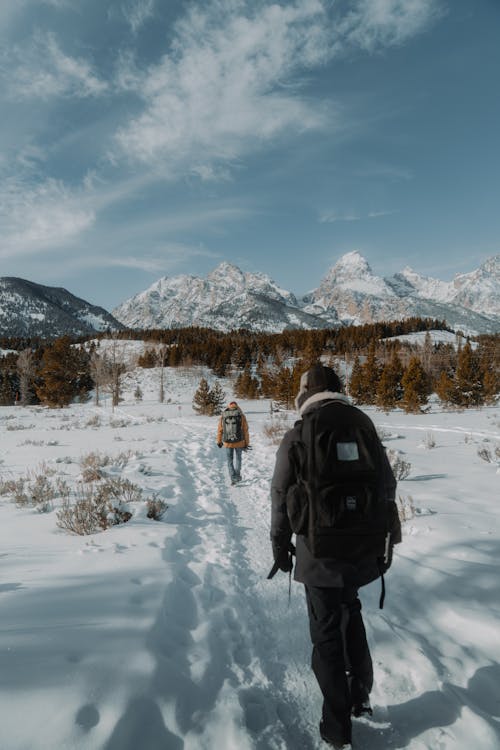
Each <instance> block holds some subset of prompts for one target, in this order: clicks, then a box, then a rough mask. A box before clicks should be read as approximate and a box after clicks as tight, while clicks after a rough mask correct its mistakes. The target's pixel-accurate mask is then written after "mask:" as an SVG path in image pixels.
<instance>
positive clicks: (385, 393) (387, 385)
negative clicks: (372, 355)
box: [375, 354, 403, 410]
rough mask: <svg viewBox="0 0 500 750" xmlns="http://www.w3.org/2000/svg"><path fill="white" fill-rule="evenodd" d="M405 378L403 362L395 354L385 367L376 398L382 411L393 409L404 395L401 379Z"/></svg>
mask: <svg viewBox="0 0 500 750" xmlns="http://www.w3.org/2000/svg"><path fill="white" fill-rule="evenodd" d="M402 377H403V365H402V364H401V360H400V359H399V357H398V356H397V354H394V355H393V356H392V358H391V359H390V361H389V362H387V364H386V365H385V366H384V367H383V369H382V372H381V374H380V379H379V382H378V386H377V392H376V396H375V400H376V404H377V406H380V408H381V409H386V410H389V409H393V408H394V407H395V406H396V405H397V404H398V403H399V401H401V398H402V395H403V387H402V385H401V378H402Z"/></svg>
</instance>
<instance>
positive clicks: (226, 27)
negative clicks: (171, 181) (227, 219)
mask: <svg viewBox="0 0 500 750" xmlns="http://www.w3.org/2000/svg"><path fill="white" fill-rule="evenodd" d="M246 8H247V6H246V4H245V3H242V2H236V1H234V2H233V1H229V0H228V1H226V2H220V1H219V2H211V3H208V4H206V5H205V6H200V7H198V6H193V7H192V8H191V10H190V11H189V12H188V13H187V15H186V16H185V17H184V18H183V19H182V21H180V22H179V23H178V24H177V27H176V34H175V40H174V43H173V45H172V48H171V52H170V54H168V55H165V56H164V58H163V59H162V60H161V62H160V63H159V64H157V65H155V66H153V67H151V68H149V69H148V70H147V71H145V72H143V74H142V75H141V76H140V78H139V79H138V78H137V71H136V70H133V71H132V73H131V74H130V75H129V76H128V81H129V83H130V82H132V81H134V80H136V82H137V83H138V90H139V92H140V94H141V96H142V97H143V98H144V110H143V112H142V114H140V115H139V116H138V117H137V118H135V119H133V120H131V121H130V122H129V123H128V124H127V125H125V126H124V127H123V128H122V129H121V130H120V131H119V132H118V134H117V138H116V140H117V147H118V150H119V151H120V152H121V154H122V155H125V154H126V155H127V157H128V158H131V159H134V160H138V161H141V162H145V163H155V164H157V163H158V160H162V161H163V162H164V164H165V165H166V167H167V168H168V169H170V170H171V172H173V173H175V172H176V171H177V170H178V168H182V169H183V170H185V171H187V172H195V171H196V172H198V173H200V174H201V175H207V174H210V173H211V170H213V169H214V165H216V164H217V163H218V162H230V161H231V160H237V159H239V158H240V157H241V156H242V155H243V154H245V153H247V152H248V150H249V149H250V148H258V147H259V146H260V145H261V144H263V143H265V142H267V141H270V140H272V139H273V138H275V137H276V136H278V135H284V134H285V133H286V132H287V131H289V130H293V131H295V132H297V131H303V130H308V129H311V128H316V127H318V126H320V125H324V124H325V123H326V121H327V118H326V111H325V110H324V109H323V108H322V107H317V106H315V105H314V104H313V103H311V102H308V101H306V100H305V99H303V98H301V95H300V91H299V89H298V88H297V86H291V87H290V86H288V85H287V84H290V83H291V79H292V77H293V73H294V72H295V73H296V72H297V71H298V70H301V71H303V70H304V68H307V67H312V66H315V65H317V64H319V63H321V62H322V61H323V60H324V59H326V57H327V55H328V43H329V35H328V32H327V29H326V27H325V20H326V17H325V11H324V8H323V4H322V3H321V2H320V1H319V0H297V1H296V2H295V3H290V4H287V5H284V6H280V5H269V6H262V7H260V6H259V7H258V8H257V7H256V6H255V5H254V6H253V9H248V10H247V11H246V12H245V10H246ZM122 77H123V78H124V79H125V80H127V76H126V75H122Z"/></svg>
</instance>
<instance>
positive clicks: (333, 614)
mask: <svg viewBox="0 0 500 750" xmlns="http://www.w3.org/2000/svg"><path fill="white" fill-rule="evenodd" d="M305 589H306V600H307V610H308V614H309V627H310V631H311V641H312V644H313V652H312V668H313V671H314V674H315V675H316V679H317V681H318V685H319V687H320V689H321V692H322V693H323V712H322V724H323V726H322V728H323V731H324V733H325V734H326V735H327V736H328V737H329V738H331V739H332V740H333V741H335V742H336V743H338V744H342V743H347V742H350V741H351V708H352V706H353V705H354V704H356V703H361V702H363V701H365V700H367V699H368V696H369V694H370V691H371V689H372V685H373V666H372V660H371V656H370V649H369V647H368V643H367V640H366V632H365V626H364V624H363V618H362V616H361V602H360V601H359V599H358V592H357V590H356V589H355V588H348V587H345V588H343V589H339V588H320V587H318V586H306V587H305Z"/></svg>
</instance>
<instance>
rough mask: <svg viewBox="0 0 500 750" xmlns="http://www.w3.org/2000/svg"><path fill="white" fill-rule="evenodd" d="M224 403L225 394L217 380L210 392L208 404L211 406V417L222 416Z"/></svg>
mask: <svg viewBox="0 0 500 750" xmlns="http://www.w3.org/2000/svg"><path fill="white" fill-rule="evenodd" d="M225 402H226V394H225V392H224V391H223V390H222V386H221V384H220V383H219V381H218V380H217V381H216V382H215V385H214V386H213V388H212V389H211V390H210V403H211V406H212V411H211V415H214V414H222V411H223V409H224V404H225Z"/></svg>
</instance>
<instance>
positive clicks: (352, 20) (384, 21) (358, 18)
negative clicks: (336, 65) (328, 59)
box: [337, 0, 444, 51]
mask: <svg viewBox="0 0 500 750" xmlns="http://www.w3.org/2000/svg"><path fill="white" fill-rule="evenodd" d="M350 6H351V7H350V10H349V12H348V13H347V14H346V15H345V16H344V17H343V18H342V20H341V21H340V23H339V25H338V27H337V32H338V35H339V39H338V45H339V46H341V47H344V46H345V45H346V44H350V45H354V46H357V47H361V48H363V49H365V50H368V51H372V50H374V49H375V48H377V47H380V46H383V47H387V46H391V45H394V44H402V43H403V42H405V41H406V40H407V39H409V38H410V37H413V36H415V35H416V34H418V33H420V32H422V31H424V30H425V29H426V28H427V27H428V26H429V24H431V23H432V22H434V21H435V20H436V18H438V17H439V16H440V15H441V14H442V13H443V12H444V9H443V4H442V2H440V0H354V2H352V3H351V4H350Z"/></svg>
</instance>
